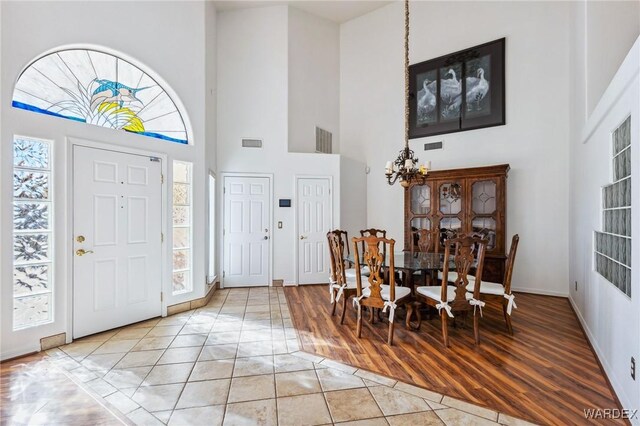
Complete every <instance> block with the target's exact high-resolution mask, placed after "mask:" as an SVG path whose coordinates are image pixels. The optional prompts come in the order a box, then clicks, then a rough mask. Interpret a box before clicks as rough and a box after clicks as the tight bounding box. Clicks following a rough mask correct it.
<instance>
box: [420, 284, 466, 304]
mask: <svg viewBox="0 0 640 426" xmlns="http://www.w3.org/2000/svg"><path fill="white" fill-rule="evenodd" d="M416 292H418V293H419V294H421V295H423V296H426V297H428V298H429V299H433V300H436V301H438V302H439V303H442V300H440V294H441V292H442V287H441V286H439V285H437V286H421V287H417V288H416ZM455 298H456V287H455V286H453V285H448V286H447V302H453V300H454V299H455ZM466 298H467V300H469V299H471V298H473V294H471V293H468V292H467V293H466Z"/></svg>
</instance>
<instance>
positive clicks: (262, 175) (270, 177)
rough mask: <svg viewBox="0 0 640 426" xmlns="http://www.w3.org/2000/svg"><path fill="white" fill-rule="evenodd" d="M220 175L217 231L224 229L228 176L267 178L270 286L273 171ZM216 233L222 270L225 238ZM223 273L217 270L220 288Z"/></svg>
mask: <svg viewBox="0 0 640 426" xmlns="http://www.w3.org/2000/svg"><path fill="white" fill-rule="evenodd" d="M220 177H221V178H222V185H218V191H222V194H220V195H221V196H220V197H219V198H218V199H219V200H221V201H222V202H221V203H220V206H219V207H218V208H219V212H220V215H219V216H218V217H219V218H220V226H219V228H218V231H222V230H223V229H224V220H225V213H224V210H225V207H224V206H225V205H226V200H225V192H224V188H225V187H226V186H227V184H226V181H227V178H228V177H241V178H242V177H244V178H266V179H268V180H269V222H268V223H269V260H268V266H269V273H268V274H267V287H272V286H273V235H274V232H273V173H251V172H221V173H220ZM218 235H222V238H221V239H220V244H221V246H222V247H219V249H220V251H219V253H220V260H221V261H222V262H221V268H220V269H222V270H223V271H224V265H225V257H224V256H225V251H224V240H225V234H224V232H220V233H219V234H218ZM224 275H225V274H224V273H223V274H220V272H219V271H218V277H219V279H220V288H225V286H224V278H225V277H224Z"/></svg>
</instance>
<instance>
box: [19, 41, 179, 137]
mask: <svg viewBox="0 0 640 426" xmlns="http://www.w3.org/2000/svg"><path fill="white" fill-rule="evenodd" d="M12 105H13V107H14V108H20V109H25V110H28V111H33V112H37V113H41V114H46V115H49V116H54V117H59V118H66V119H68V120H74V121H80V122H84V123H88V124H93V125H97V126H102V127H109V128H112V129H118V130H124V131H127V132H130V133H137V134H139V135H144V136H149V137H153V138H158V139H163V140H166V141H170V142H176V143H181V144H186V143H188V140H187V131H186V127H185V124H184V120H183V119H182V116H181V114H180V112H179V111H178V108H177V107H176V105H175V103H174V102H173V100H172V99H171V97H170V96H169V95H168V94H167V92H166V91H165V90H164V89H163V88H162V87H161V86H160V85H159V84H158V83H157V82H156V81H155V80H154V79H153V78H151V77H150V76H149V75H148V74H147V73H145V72H144V71H142V70H141V69H140V68H139V67H137V66H135V65H133V64H131V63H130V62H128V61H125V60H124V59H121V58H118V57H116V56H113V55H111V54H108V53H103V52H98V51H95V50H87V49H68V50H63V51H59V52H53V53H50V54H47V55H45V56H43V57H41V58H39V59H37V60H36V61H34V62H33V63H31V65H29V66H28V67H27V68H26V69H25V71H24V72H23V73H22V74H21V75H20V77H19V78H18V82H17V83H16V85H15V88H14V92H13V102H12Z"/></svg>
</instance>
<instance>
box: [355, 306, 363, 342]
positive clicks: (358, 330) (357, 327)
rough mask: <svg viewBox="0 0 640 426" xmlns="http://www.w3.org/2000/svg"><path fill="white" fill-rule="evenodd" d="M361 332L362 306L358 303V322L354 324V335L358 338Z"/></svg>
mask: <svg viewBox="0 0 640 426" xmlns="http://www.w3.org/2000/svg"><path fill="white" fill-rule="evenodd" d="M361 334H362V306H360V305H358V323H357V325H356V336H358V338H360V336H361Z"/></svg>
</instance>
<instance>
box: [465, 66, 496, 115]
mask: <svg viewBox="0 0 640 426" xmlns="http://www.w3.org/2000/svg"><path fill="white" fill-rule="evenodd" d="M465 65H466V67H465V68H466V76H467V77H466V92H467V93H466V95H465V96H466V104H467V107H466V110H465V116H466V117H477V116H481V115H488V114H491V91H490V87H489V80H491V57H490V56H489V55H486V56H483V57H481V58H478V59H471V60H469V61H467V62H466V64H465Z"/></svg>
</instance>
